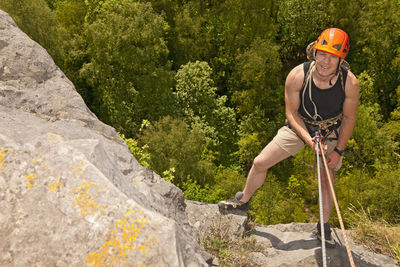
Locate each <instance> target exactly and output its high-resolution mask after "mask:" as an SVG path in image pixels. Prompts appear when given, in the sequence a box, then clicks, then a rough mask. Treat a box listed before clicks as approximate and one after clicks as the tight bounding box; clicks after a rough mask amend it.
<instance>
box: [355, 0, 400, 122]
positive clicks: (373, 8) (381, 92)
mask: <svg viewBox="0 0 400 267" xmlns="http://www.w3.org/2000/svg"><path fill="white" fill-rule="evenodd" d="M399 7H400V6H399V3H398V1H385V0H378V1H369V0H365V1H362V4H361V9H360V12H359V16H358V24H359V25H360V27H359V28H358V30H357V31H356V32H354V34H353V35H352V36H353V37H352V40H354V41H352V43H353V45H352V47H355V51H354V53H353V52H352V50H350V53H352V54H354V56H353V62H354V63H355V64H353V63H352V66H355V67H356V68H357V70H358V71H359V72H362V71H363V70H366V71H367V72H368V74H370V75H371V77H372V78H373V80H374V90H375V93H376V94H377V95H378V99H379V102H378V104H379V105H380V107H381V109H382V114H383V115H384V118H385V119H386V118H388V117H389V114H390V112H391V111H392V110H393V109H394V108H395V105H396V101H395V98H396V95H395V88H396V87H397V86H398V82H399V73H400V72H399V68H398V67H396V66H398V64H397V63H396V62H397V60H396V57H397V49H398V47H399V45H400V43H399V38H398V37H399V34H400V30H399V29H400V27H399V23H400V20H399V18H400V8H399ZM393 60H394V61H393ZM392 61H393V63H392Z"/></svg>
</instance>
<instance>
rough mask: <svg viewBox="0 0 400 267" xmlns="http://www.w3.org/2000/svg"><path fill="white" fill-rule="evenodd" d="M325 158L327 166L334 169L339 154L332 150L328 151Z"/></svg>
mask: <svg viewBox="0 0 400 267" xmlns="http://www.w3.org/2000/svg"><path fill="white" fill-rule="evenodd" d="M326 160H327V164H328V168H329V169H334V168H335V167H336V166H337V165H338V163H339V160H340V155H339V154H338V153H336V152H335V151H332V152H331V153H329V154H328V155H327V157H326Z"/></svg>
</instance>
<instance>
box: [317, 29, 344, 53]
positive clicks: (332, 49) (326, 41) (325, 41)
mask: <svg viewBox="0 0 400 267" xmlns="http://www.w3.org/2000/svg"><path fill="white" fill-rule="evenodd" d="M314 49H315V50H319V51H324V52H327V53H329V54H332V55H334V56H338V57H340V58H345V57H346V56H347V54H348V53H349V49H350V43H349V36H348V35H347V33H345V32H344V31H342V30H341V29H338V28H329V29H326V30H324V31H323V32H322V33H321V35H320V36H319V37H318V39H317V41H316V42H315V45H314Z"/></svg>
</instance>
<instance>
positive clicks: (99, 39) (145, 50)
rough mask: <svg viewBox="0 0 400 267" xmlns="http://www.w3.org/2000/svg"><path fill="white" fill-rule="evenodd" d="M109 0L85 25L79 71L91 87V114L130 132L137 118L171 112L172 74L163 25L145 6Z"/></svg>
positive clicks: (123, 130)
mask: <svg viewBox="0 0 400 267" xmlns="http://www.w3.org/2000/svg"><path fill="white" fill-rule="evenodd" d="M111 3H113V4H110V5H109V6H110V7H109V8H110V9H105V8H104V7H106V6H107V5H103V9H100V11H96V12H97V13H96V18H97V19H96V20H95V21H94V22H93V23H92V24H90V25H88V26H87V30H86V35H85V37H86V40H87V54H88V58H89V62H88V63H86V64H84V65H83V67H82V69H81V70H80V75H81V77H82V78H83V79H85V81H86V82H87V83H88V84H89V85H90V86H91V87H92V88H93V90H94V92H93V97H94V98H95V101H93V109H94V110H95V112H96V114H98V115H99V117H100V118H101V119H102V120H103V121H105V122H107V123H110V124H112V125H113V126H114V127H115V128H117V130H119V131H121V132H125V133H127V134H128V135H130V136H133V135H134V134H135V132H136V130H137V129H138V127H139V125H140V123H141V121H142V120H143V119H148V120H150V121H157V120H158V119H159V118H160V117H161V116H163V115H166V114H171V113H172V112H173V108H174V102H173V95H172V91H171V87H172V79H173V76H172V74H173V73H172V72H171V71H170V63H169V61H168V59H167V57H168V49H167V47H166V44H165V41H164V39H163V37H164V35H165V32H166V30H167V29H168V25H167V23H166V22H165V21H164V20H163V18H162V17H161V16H159V15H157V14H155V13H154V12H153V10H152V8H151V5H150V4H142V3H136V2H133V1H123V2H121V3H118V4H115V3H114V2H111ZM102 12H105V13H102Z"/></svg>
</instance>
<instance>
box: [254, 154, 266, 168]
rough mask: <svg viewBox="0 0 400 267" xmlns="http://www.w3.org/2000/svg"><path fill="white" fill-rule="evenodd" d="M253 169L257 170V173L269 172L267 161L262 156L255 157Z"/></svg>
mask: <svg viewBox="0 0 400 267" xmlns="http://www.w3.org/2000/svg"><path fill="white" fill-rule="evenodd" d="M253 168H255V169H256V170H257V171H267V170H268V165H267V160H266V159H264V158H263V157H260V156H257V157H255V158H254V160H253Z"/></svg>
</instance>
